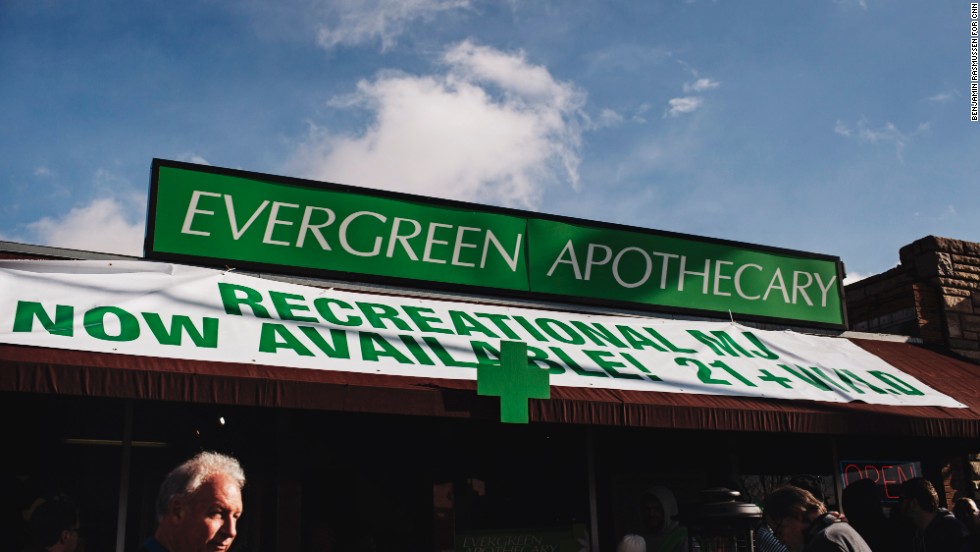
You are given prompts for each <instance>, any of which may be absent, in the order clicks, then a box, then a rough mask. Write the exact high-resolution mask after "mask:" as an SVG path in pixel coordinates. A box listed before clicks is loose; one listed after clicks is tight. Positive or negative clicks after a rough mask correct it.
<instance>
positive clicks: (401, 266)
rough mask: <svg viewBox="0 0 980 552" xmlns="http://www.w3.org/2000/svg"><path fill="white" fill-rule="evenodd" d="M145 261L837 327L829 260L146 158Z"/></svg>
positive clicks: (834, 273) (836, 266) (834, 265)
mask: <svg viewBox="0 0 980 552" xmlns="http://www.w3.org/2000/svg"><path fill="white" fill-rule="evenodd" d="M150 198H151V201H150V203H151V205H150V210H149V224H148V226H147V239H146V256H147V257H150V258H159V259H165V260H180V261H191V262H193V261H199V262H200V261H204V262H205V264H217V265H223V264H228V265H232V266H244V267H259V268H264V269H271V270H286V269H289V270H291V271H297V270H298V271H302V272H311V273H329V274H330V275H332V276H339V277H343V276H344V275H357V276H358V277H367V279H375V280H385V279H393V278H395V279H398V280H399V281H404V280H413V281H418V282H426V283H427V284H428V285H443V286H451V287H459V286H465V287H475V288H480V289H481V290H500V291H503V292H505V293H507V294H510V295H519V296H528V295H536V296H549V297H552V298H558V299H560V300H564V301H585V302H591V303H610V302H614V303H618V304H624V305H626V304H628V305H633V306H638V307H643V308H647V309H651V308H655V309H661V310H672V311H689V312H710V313H724V314H725V315H728V313H731V314H732V315H733V316H736V315H737V316H742V317H752V318H759V319H781V320H794V321H800V322H805V323H811V324H816V325H820V326H831V327H842V326H843V325H844V316H843V308H842V307H843V303H842V300H841V287H840V262H839V260H838V259H837V258H835V257H829V256H824V255H812V254H806V253H800V252H794V251H786V250H778V249H769V248H763V247H758V246H750V245H745V244H736V243H732V242H724V241H719V240H708V239H701V238H694V237H690V236H682V235H677V234H669V233H663V232H654V231H651V230H643V229H636V228H629V227H621V226H613V225H607V224H602V223H597V222H590V221H581V220H574V219H566V218H561V217H549V216H547V215H544V216H542V215H537V214H533V213H528V212H522V211H516V210H510V209H498V208H491V207H485V206H478V205H472V204H465V203H461V202H449V201H439V200H433V199H426V198H421V197H417V196H407V195H401V194H392V193H382V192H377V191H373V190H366V189H360V188H352V187H347V186H338V185H332V184H324V183H319V182H312V181H306V180H299V179H289V178H281V177H275V176H270V175H262V174H256V173H247V172H242V171H233V170H228V169H217V168H213V167H202V166H198V165H191V164H187V163H178V162H173V161H163V160H154V162H153V174H152V182H151V190H150Z"/></svg>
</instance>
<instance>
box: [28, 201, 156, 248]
mask: <svg viewBox="0 0 980 552" xmlns="http://www.w3.org/2000/svg"><path fill="white" fill-rule="evenodd" d="M127 214H128V211H127V208H126V207H125V206H124V204H123V202H122V201H120V200H119V199H117V198H113V197H107V198H102V199H96V200H94V201H92V202H91V203H89V204H87V205H83V206H81V207H75V208H74V209H72V210H71V211H69V212H68V213H67V214H66V215H64V216H63V217H61V218H52V217H44V218H42V219H40V220H38V221H36V222H33V223H31V224H29V225H28V230H29V231H30V232H31V233H32V234H33V235H34V238H35V240H36V243H41V244H43V245H50V246H53V247H66V248H69V249H82V250H86V251H99V252H103V253H118V254H121V255H140V254H141V253H142V251H143V233H144V232H143V229H144V224H143V222H142V221H138V222H135V223H133V222H129V217H127Z"/></svg>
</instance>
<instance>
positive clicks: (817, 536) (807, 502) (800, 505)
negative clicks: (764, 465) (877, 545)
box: [763, 485, 871, 552]
mask: <svg viewBox="0 0 980 552" xmlns="http://www.w3.org/2000/svg"><path fill="white" fill-rule="evenodd" d="M763 512H764V514H765V519H766V523H768V524H769V526H770V527H772V531H773V533H774V534H775V535H776V537H777V538H779V540H780V541H782V543H783V544H785V545H786V546H787V547H788V548H789V549H790V550H791V551H792V552H804V551H805V552H871V547H870V546H868V543H867V542H865V541H864V539H863V538H861V535H860V534H859V533H858V532H857V531H856V530H855V529H854V528H853V527H851V526H850V524H848V523H847V522H845V521H843V520H842V519H841V517H840V516H837V515H834V514H833V513H831V512H828V511H827V506H826V505H825V504H824V503H823V501H822V500H820V499H818V498H817V497H815V496H813V493H811V492H810V491H807V490H805V489H801V488H799V487H794V486H793V485H783V486H782V487H779V488H778V489H776V490H774V491H773V492H771V493H769V495H768V496H767V497H766V498H765V501H764V502H763Z"/></svg>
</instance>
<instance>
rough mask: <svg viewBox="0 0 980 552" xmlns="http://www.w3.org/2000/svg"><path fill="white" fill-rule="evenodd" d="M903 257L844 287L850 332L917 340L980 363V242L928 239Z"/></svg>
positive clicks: (915, 244)
mask: <svg viewBox="0 0 980 552" xmlns="http://www.w3.org/2000/svg"><path fill="white" fill-rule="evenodd" d="M899 258H900V259H901V264H899V265H898V266H897V267H895V268H893V269H891V270H889V271H887V272H883V273H881V274H878V275H876V276H872V277H870V278H866V279H864V280H861V281H859V282H855V283H853V284H850V285H848V286H847V287H846V288H845V290H844V295H845V297H846V301H847V316H848V320H849V322H850V326H851V329H853V330H856V331H865V332H877V333H895V334H901V335H908V336H912V337H918V338H920V339H922V342H923V344H924V345H926V346H927V347H930V348H932V349H936V350H939V351H942V352H945V353H948V354H952V355H955V356H959V357H962V358H964V359H966V360H970V361H972V362H975V363H977V364H980V243H975V242H967V241H962V240H953V239H948V238H940V237H937V236H927V237H925V238H922V239H920V240H917V241H915V242H913V243H911V244H909V245H906V246H905V247H903V248H902V249H901V250H899Z"/></svg>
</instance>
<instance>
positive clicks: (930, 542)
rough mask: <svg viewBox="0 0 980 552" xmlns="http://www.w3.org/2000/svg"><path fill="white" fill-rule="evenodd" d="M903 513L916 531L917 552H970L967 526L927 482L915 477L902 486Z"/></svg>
mask: <svg viewBox="0 0 980 552" xmlns="http://www.w3.org/2000/svg"><path fill="white" fill-rule="evenodd" d="M899 506H900V508H901V511H902V513H903V514H904V515H905V516H906V517H907V518H908V519H909V520H911V521H912V524H913V525H914V526H915V528H916V540H915V546H914V549H915V551H916V552H969V550H970V548H969V546H970V545H969V542H968V540H967V535H968V534H969V532H968V531H967V528H966V526H965V525H963V524H962V523H960V521H959V520H958V519H956V516H954V515H953V513H952V512H950V511H949V510H947V509H946V508H940V507H939V494H938V493H937V492H936V488H935V487H933V486H932V483H930V482H929V480H928V479H924V478H922V477H913V478H912V479H909V480H908V481H905V482H904V483H902V487H901V502H900V503H899Z"/></svg>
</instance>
